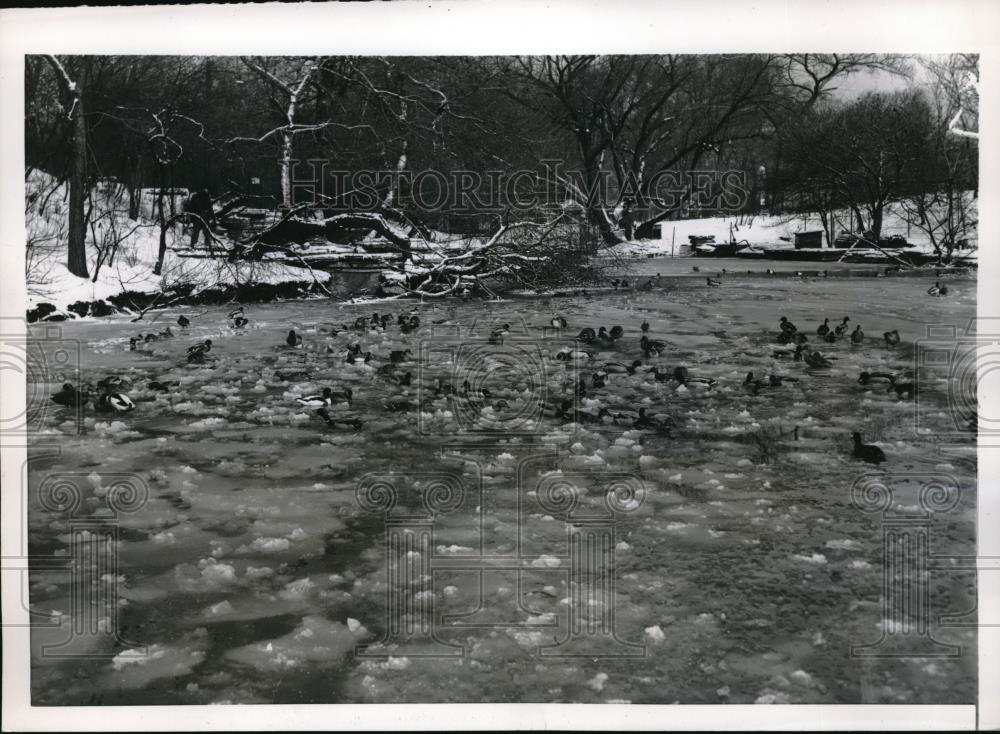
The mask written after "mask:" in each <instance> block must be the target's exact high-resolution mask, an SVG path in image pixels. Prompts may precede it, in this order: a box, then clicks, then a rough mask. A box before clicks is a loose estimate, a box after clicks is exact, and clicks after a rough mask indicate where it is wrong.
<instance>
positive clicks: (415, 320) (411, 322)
mask: <svg viewBox="0 0 1000 734" xmlns="http://www.w3.org/2000/svg"><path fill="white" fill-rule="evenodd" d="M419 328H420V318H419V317H418V316H416V315H413V316H410V317H409V318H408V319H407V320H406V321H404V322H403V323H402V324H400V327H399V330H400V331H401V332H403V333H404V334H409V333H410V332H411V331H416V330H417V329H419Z"/></svg>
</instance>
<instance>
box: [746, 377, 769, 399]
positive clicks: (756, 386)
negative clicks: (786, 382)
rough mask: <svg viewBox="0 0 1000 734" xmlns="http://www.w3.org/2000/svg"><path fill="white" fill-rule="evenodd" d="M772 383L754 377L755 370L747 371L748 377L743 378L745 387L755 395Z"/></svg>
mask: <svg viewBox="0 0 1000 734" xmlns="http://www.w3.org/2000/svg"><path fill="white" fill-rule="evenodd" d="M770 386H771V383H769V382H768V381H767V380H759V379H757V378H756V377H754V374H753V372H747V376H746V379H745V380H743V387H745V388H747V389H748V390H750V391H751V392H752V393H753V394H754V395H756V394H757V393H758V392H760V391H761V390H762V389H764V388H765V387H770Z"/></svg>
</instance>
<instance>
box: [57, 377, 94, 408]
mask: <svg viewBox="0 0 1000 734" xmlns="http://www.w3.org/2000/svg"><path fill="white" fill-rule="evenodd" d="M51 399H52V402H53V403H55V404H56V405H62V406H64V407H67V408H80V407H83V405H84V403H86V402H87V401H88V400H89V399H90V396H89V395H88V394H87V393H86V392H84V391H82V390H77V389H76V388H75V387H73V385H72V384H70V383H68V382H66V383H63V386H62V387H61V388H59V392H55V393H52V398H51Z"/></svg>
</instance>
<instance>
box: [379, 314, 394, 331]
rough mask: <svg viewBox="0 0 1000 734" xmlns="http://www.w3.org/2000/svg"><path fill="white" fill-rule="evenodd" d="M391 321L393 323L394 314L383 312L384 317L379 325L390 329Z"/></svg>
mask: <svg viewBox="0 0 1000 734" xmlns="http://www.w3.org/2000/svg"><path fill="white" fill-rule="evenodd" d="M391 323H392V315H391V314H387V313H384V314H382V317H381V319H380V321H379V325H380V326H381V327H382V328H383V329H388V328H389V324H391Z"/></svg>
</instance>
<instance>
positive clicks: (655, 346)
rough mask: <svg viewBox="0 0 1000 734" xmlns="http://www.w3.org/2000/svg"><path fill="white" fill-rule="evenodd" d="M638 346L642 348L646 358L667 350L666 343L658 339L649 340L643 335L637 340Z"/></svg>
mask: <svg viewBox="0 0 1000 734" xmlns="http://www.w3.org/2000/svg"><path fill="white" fill-rule="evenodd" d="M639 346H640V347H642V351H643V352H644V353H645V355H646V357H647V358H649V357H650V356H654V355H659V354H663V352H664V350H666V348H667V343H666V342H663V341H660V340H659V339H650V338H649V337H648V336H646V335H645V334H643V335H642V337H640V339H639Z"/></svg>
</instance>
